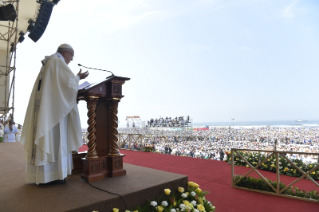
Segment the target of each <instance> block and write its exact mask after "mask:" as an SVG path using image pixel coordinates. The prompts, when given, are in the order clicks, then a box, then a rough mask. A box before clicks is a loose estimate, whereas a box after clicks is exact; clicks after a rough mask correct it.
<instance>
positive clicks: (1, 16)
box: [0, 4, 17, 21]
mask: <svg viewBox="0 0 319 212" xmlns="http://www.w3.org/2000/svg"><path fill="white" fill-rule="evenodd" d="M0 8H1V10H0V21H14V20H15V19H16V18H17V12H16V11H15V9H14V6H13V5H12V4H7V5H6V6H2V7H0Z"/></svg>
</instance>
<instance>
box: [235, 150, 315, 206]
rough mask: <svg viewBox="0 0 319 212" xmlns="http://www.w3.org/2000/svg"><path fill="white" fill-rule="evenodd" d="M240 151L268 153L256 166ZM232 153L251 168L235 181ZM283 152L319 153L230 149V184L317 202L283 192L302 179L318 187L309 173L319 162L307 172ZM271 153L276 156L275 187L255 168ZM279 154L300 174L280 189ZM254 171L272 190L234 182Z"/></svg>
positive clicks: (299, 153)
mask: <svg viewBox="0 0 319 212" xmlns="http://www.w3.org/2000/svg"><path fill="white" fill-rule="evenodd" d="M242 151H247V152H265V153H270V154H268V155H267V157H265V159H264V160H262V161H260V162H259V163H258V164H257V165H256V166H253V165H252V164H251V163H250V162H249V161H248V160H247V159H246V158H245V157H244V156H243V155H241V154H240V153H239V152H242ZM234 154H237V155H238V157H240V158H241V159H242V160H243V161H244V162H246V163H247V165H248V166H249V168H251V169H250V170H249V171H248V172H247V173H246V174H245V175H242V176H241V177H240V178H239V179H238V180H237V181H235V176H236V175H235V173H234V171H235V170H234V166H235V164H234ZM285 154H298V155H317V156H318V157H319V153H308V152H286V151H269V150H252V149H235V148H232V149H231V176H232V178H231V179H232V182H231V185H232V187H234V188H239V189H244V190H252V191H256V192H260V193H265V194H271V195H276V196H281V197H288V198H293V199H299V200H305V201H310V202H317V203H318V200H314V199H309V198H302V197H296V196H291V195H287V194H283V192H284V191H286V190H287V189H289V188H291V187H292V185H294V184H296V183H297V182H299V181H300V180H302V179H304V178H305V179H309V180H310V181H311V182H313V183H314V185H315V186H316V187H317V188H318V187H319V184H318V183H317V182H316V181H315V180H314V179H313V178H312V177H311V176H310V173H312V172H314V171H315V170H316V169H318V168H319V164H318V165H316V166H314V167H313V168H312V169H311V170H309V171H308V172H304V171H303V170H302V169H300V168H299V167H298V166H297V165H296V164H295V163H294V162H292V161H291V160H290V159H289V158H287V157H286V155H285ZM273 155H275V157H276V175H277V187H276V188H275V187H274V186H272V185H271V184H270V182H268V180H267V179H266V178H265V177H264V176H263V175H262V174H261V173H260V172H259V171H258V170H257V169H258V168H259V167H260V166H261V165H262V164H263V163H265V162H266V161H267V160H268V159H270V158H271V157H272V156H273ZM279 156H281V157H283V158H284V159H285V160H287V162H288V163H290V164H291V166H293V167H294V168H295V169H296V170H298V171H299V172H300V173H301V174H302V176H301V177H299V178H298V179H296V180H294V181H293V182H291V183H290V184H289V185H286V186H285V187H284V188H282V189H280V170H279ZM253 171H255V172H256V173H257V174H258V175H259V176H260V177H261V179H263V180H264V181H265V182H266V183H267V184H268V185H269V186H270V187H271V189H272V190H273V191H274V192H267V191H262V190H257V189H249V188H246V187H241V186H237V185H236V184H237V183H239V182H240V181H241V180H242V179H243V178H245V177H247V176H248V175H249V174H250V173H252V172H253Z"/></svg>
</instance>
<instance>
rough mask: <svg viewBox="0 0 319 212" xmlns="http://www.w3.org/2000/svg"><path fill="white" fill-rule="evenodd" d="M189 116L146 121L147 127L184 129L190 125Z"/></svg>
mask: <svg viewBox="0 0 319 212" xmlns="http://www.w3.org/2000/svg"><path fill="white" fill-rule="evenodd" d="M190 123H191V122H190V119H189V116H187V117H185V118H184V116H179V117H177V116H176V117H175V118H172V117H166V118H164V117H159V118H158V119H157V118H155V119H153V118H151V119H150V120H148V121H147V127H184V126H188V125H189V124H190Z"/></svg>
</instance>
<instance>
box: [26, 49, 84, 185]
mask: <svg viewBox="0 0 319 212" xmlns="http://www.w3.org/2000/svg"><path fill="white" fill-rule="evenodd" d="M42 64H43V66H42V68H41V71H40V73H39V75H38V77H37V80H36V81H35V84H34V87H33V90H32V93H31V97H30V101H29V105H28V109H27V112H26V116H25V120H24V124H23V130H22V134H21V138H20V142H21V144H22V145H23V146H24V149H25V157H26V159H27V173H26V181H27V183H36V184H39V183H47V182H50V181H53V180H63V179H64V178H65V177H67V175H68V174H69V175H70V174H71V171H72V168H73V161H72V151H77V150H78V148H79V147H81V145H82V139H81V135H82V133H81V125H80V117H79V112H78V108H77V101H76V98H77V91H78V82H79V77H78V76H75V75H74V74H73V73H72V71H71V70H70V68H69V67H68V66H67V64H66V63H65V61H64V58H63V57H62V55H61V54H59V53H56V54H54V55H52V56H50V57H46V58H45V59H44V60H43V61H42Z"/></svg>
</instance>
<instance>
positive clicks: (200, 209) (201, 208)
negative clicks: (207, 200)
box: [197, 204, 205, 211]
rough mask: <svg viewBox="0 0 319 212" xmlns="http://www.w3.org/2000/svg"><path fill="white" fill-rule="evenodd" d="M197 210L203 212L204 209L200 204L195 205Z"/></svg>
mask: <svg viewBox="0 0 319 212" xmlns="http://www.w3.org/2000/svg"><path fill="white" fill-rule="evenodd" d="M197 210H199V211H205V207H204V206H203V205H202V204H198V205H197Z"/></svg>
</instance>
